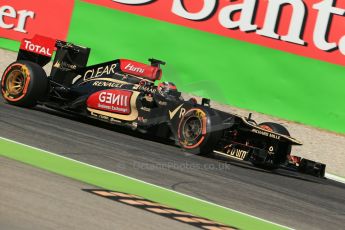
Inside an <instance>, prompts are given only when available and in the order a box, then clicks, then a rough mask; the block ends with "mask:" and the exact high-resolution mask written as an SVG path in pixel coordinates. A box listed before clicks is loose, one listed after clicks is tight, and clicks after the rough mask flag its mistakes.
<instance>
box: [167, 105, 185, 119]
mask: <svg viewBox="0 0 345 230" xmlns="http://www.w3.org/2000/svg"><path fill="white" fill-rule="evenodd" d="M182 106H183V104H181V105H179V106H178V107H176V108H175V109H174V110H173V111H170V110H169V117H170V120H171V119H173V118H174V116H175V114H176V113H177V112H178V111H179V110H180V109H181V107H182Z"/></svg>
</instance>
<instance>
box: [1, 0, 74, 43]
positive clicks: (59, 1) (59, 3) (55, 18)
mask: <svg viewBox="0 0 345 230" xmlns="http://www.w3.org/2000/svg"><path fill="white" fill-rule="evenodd" d="M73 6H74V1H73V0H72V1H71V0H30V1H25V0H1V2H0V37H1V38H8V39H12V40H18V41H21V40H22V39H23V38H32V37H33V36H34V35H35V34H39V35H44V36H47V37H51V38H54V39H65V38H66V36H67V32H68V28H69V24H70V20H71V17H72V12H73Z"/></svg>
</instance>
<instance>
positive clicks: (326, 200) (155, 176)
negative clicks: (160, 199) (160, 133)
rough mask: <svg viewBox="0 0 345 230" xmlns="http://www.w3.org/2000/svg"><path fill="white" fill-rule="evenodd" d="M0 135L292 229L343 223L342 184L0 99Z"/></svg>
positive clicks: (344, 188)
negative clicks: (183, 147) (191, 150)
mask: <svg viewBox="0 0 345 230" xmlns="http://www.w3.org/2000/svg"><path fill="white" fill-rule="evenodd" d="M0 127H1V129H0V136H2V137H5V138H9V139H12V140H15V141H18V142H22V143H25V144H28V145H32V146H35V147H38V148H42V149H45V150H48V151H52V152H54V153H57V154H60V155H62V156H66V157H69V158H72V159H76V160H79V161H82V162H86V163H89V164H92V165H95V166H98V167H101V168H105V169H108V170H111V171H115V172H119V173H122V174H125V175H128V176H131V177H134V178H137V179H141V180H144V181H146V182H150V183H153V184H156V185H160V186H163V187H166V188H169V189H172V190H176V191H179V192H182V193H185V194H188V195H191V196H195V197H198V198H201V199H204V200H206V201H210V202H214V203H216V204H220V205H222V206H225V207H229V208H233V209H236V210H239V211H242V212H245V213H248V214H252V215H255V216H258V217H260V218H264V219H267V220H270V221H273V222H276V223H279V224H283V225H286V226H289V227H293V228H297V229H343V228H344V223H345V205H344V204H345V185H343V184H340V183H337V182H335V181H331V180H326V179H319V178H314V177H311V176H308V175H301V174H297V173H295V172H291V171H287V170H283V169H280V170H277V171H275V172H268V171H265V170H261V169H257V168H255V167H252V166H251V165H250V164H246V163H239V162H235V161H224V160H223V159H217V158H206V157H200V156H194V155H191V154H187V153H185V152H183V151H182V150H181V149H179V148H177V147H175V146H172V145H169V144H167V143H159V142H157V141H154V140H151V139H147V138H146V137H145V136H143V135H135V133H133V132H129V131H126V130H123V129H120V128H118V127H112V126H108V125H105V124H103V123H102V122H98V121H93V120H87V119H86V120H85V119H82V120H81V119H80V118H75V117H73V116H70V115H63V114H62V113H60V112H56V111H53V110H50V109H46V108H44V107H37V108H35V109H31V110H30V109H24V108H19V107H15V106H11V105H8V104H6V103H5V102H4V101H3V99H0Z"/></svg>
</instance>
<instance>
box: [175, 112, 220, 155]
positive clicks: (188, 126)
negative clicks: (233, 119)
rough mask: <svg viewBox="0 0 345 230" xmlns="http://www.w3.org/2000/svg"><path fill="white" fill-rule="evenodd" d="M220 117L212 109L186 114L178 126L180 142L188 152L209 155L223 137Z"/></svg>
mask: <svg viewBox="0 0 345 230" xmlns="http://www.w3.org/2000/svg"><path fill="white" fill-rule="evenodd" d="M221 132H222V129H221V127H220V118H219V116H218V115H217V114H216V113H215V112H214V111H212V110H211V109H206V108H193V109H190V110H189V111H187V112H186V114H185V115H184V116H183V117H182V119H181V121H180V123H179V126H178V142H179V144H180V146H181V147H182V148H183V149H185V150H186V151H188V152H190V153H193V154H199V155H207V154H210V153H212V152H213V149H214V147H215V145H216V144H217V142H218V141H219V139H220V137H221Z"/></svg>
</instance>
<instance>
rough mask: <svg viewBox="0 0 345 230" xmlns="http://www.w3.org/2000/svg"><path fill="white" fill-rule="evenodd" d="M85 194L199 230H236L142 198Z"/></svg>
mask: <svg viewBox="0 0 345 230" xmlns="http://www.w3.org/2000/svg"><path fill="white" fill-rule="evenodd" d="M83 191H85V192H89V193H92V194H94V195H97V196H101V197H104V198H107V199H109V200H112V201H116V202H120V203H123V204H126V205H130V206H132V207H136V208H140V209H142V210H145V211H148V212H151V213H154V214H157V215H160V216H163V217H166V218H169V219H173V220H176V221H179V222H182V223H185V224H188V225H192V226H194V227H197V228H200V229H212V230H225V229H226V230H232V229H233V230H234V229H237V228H235V227H232V226H228V225H224V224H222V223H218V222H216V221H213V220H210V219H206V218H203V217H200V216H195V215H193V214H191V213H188V212H184V211H181V210H178V209H175V208H172V207H169V206H166V205H163V204H160V203H157V202H154V201H151V200H148V199H145V198H143V197H140V196H137V195H133V194H129V193H123V192H118V191H110V190H99V189H83Z"/></svg>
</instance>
